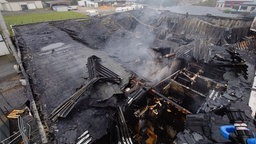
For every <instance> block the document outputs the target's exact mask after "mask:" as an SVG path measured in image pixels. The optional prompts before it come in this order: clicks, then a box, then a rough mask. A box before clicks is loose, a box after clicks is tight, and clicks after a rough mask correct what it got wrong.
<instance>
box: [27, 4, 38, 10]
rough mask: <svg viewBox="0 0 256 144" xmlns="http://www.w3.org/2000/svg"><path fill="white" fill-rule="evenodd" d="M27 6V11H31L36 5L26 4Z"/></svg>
mask: <svg viewBox="0 0 256 144" xmlns="http://www.w3.org/2000/svg"><path fill="white" fill-rule="evenodd" d="M27 6H28V9H30V10H31V9H36V5H35V3H33V2H32V3H28V4H27Z"/></svg>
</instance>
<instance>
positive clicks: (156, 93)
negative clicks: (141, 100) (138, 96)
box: [150, 89, 191, 114]
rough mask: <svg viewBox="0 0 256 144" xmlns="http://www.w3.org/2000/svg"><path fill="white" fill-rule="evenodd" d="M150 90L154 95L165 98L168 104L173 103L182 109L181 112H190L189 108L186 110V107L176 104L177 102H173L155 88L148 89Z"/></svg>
mask: <svg viewBox="0 0 256 144" xmlns="http://www.w3.org/2000/svg"><path fill="white" fill-rule="evenodd" d="M150 91H151V92H152V93H153V94H155V95H157V96H159V97H161V98H163V99H164V100H166V101H167V102H168V103H170V104H171V105H173V106H174V107H175V108H177V109H178V110H180V111H182V112H183V113H185V114H191V112H190V111H189V110H187V109H186V108H184V107H182V106H180V105H178V104H177V103H175V102H174V101H173V100H171V99H169V98H167V97H166V96H164V95H162V94H161V93H159V92H158V91H156V90H154V89H150Z"/></svg>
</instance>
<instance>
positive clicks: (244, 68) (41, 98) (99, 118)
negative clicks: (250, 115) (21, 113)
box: [15, 9, 254, 143]
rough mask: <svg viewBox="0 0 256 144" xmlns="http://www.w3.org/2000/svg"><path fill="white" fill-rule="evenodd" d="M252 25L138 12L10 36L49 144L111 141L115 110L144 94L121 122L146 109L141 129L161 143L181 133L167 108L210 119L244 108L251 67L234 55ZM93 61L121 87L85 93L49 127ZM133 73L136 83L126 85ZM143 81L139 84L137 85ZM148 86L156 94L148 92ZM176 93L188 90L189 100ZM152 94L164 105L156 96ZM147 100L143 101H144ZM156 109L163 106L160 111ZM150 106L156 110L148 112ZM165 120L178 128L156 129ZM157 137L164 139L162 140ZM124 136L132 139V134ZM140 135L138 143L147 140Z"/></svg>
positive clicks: (20, 29)
mask: <svg viewBox="0 0 256 144" xmlns="http://www.w3.org/2000/svg"><path fill="white" fill-rule="evenodd" d="M250 24H251V20H247V19H245V20H243V19H224V18H218V17H207V16H206V17H201V16H186V15H179V14H173V13H170V12H168V11H157V10H149V9H144V10H140V11H132V12H127V13H120V14H114V15H110V16H105V17H101V18H92V19H90V20H85V21H76V20H69V21H59V22H48V23H40V24H32V25H23V26H16V27H15V32H16V39H17V45H18V46H19V48H20V50H21V54H22V57H23V61H24V65H25V68H26V70H27V73H28V74H29V76H30V78H31V84H32V89H33V92H34V97H35V99H36V100H37V102H38V105H39V108H40V110H41V117H42V119H43V120H44V122H45V123H46V124H47V125H48V126H49V130H50V133H51V134H53V135H51V136H53V141H56V142H59V143H74V142H77V140H79V136H81V135H82V134H83V133H84V132H85V131H87V130H88V133H89V135H90V137H91V138H92V139H91V142H96V143H97V142H100V140H102V138H105V139H108V140H109V141H111V139H110V138H109V137H110V136H109V133H110V131H111V130H112V129H113V126H114V125H115V121H114V120H113V119H114V118H113V117H115V113H116V110H115V106H116V105H121V106H125V107H126V102H127V99H128V100H131V98H132V100H134V99H135V98H137V96H142V101H143V102H147V101H149V102H148V103H144V104H143V103H140V101H141V99H140V97H139V98H138V102H135V101H134V102H132V103H131V105H130V107H128V110H127V111H126V112H124V116H125V117H126V119H127V118H129V117H132V116H130V115H129V114H130V113H129V111H135V110H139V109H140V108H142V109H143V108H146V109H144V110H145V112H146V113H142V114H141V116H143V117H149V118H148V120H149V121H147V123H151V124H150V125H146V127H149V128H147V129H146V130H147V132H148V133H151V134H152V133H153V135H155V136H158V140H159V141H160V140H162V141H163V142H168V141H169V142H170V141H173V140H174V139H175V138H176V134H175V133H174V131H176V133H177V132H179V131H183V130H184V122H185V118H186V114H185V115H184V114H181V115H180V113H179V111H177V108H175V107H173V106H172V104H170V103H172V102H174V103H175V104H179V105H181V106H182V107H184V108H185V109H187V110H188V111H190V112H191V113H193V114H197V113H205V112H207V113H208V112H210V111H212V110H214V109H218V108H220V107H223V106H227V105H229V104H231V103H232V102H235V101H241V99H242V101H244V103H246V102H248V97H249V92H250V91H249V90H248V89H246V87H250V85H251V82H252V73H253V72H254V63H253V59H251V60H250V59H249V60H247V58H246V57H243V55H242V54H241V55H237V51H242V52H241V53H247V52H246V51H247V49H245V50H238V49H235V48H236V47H235V46H237V45H236V42H239V41H240V40H242V38H243V37H245V36H247V34H248V29H249V27H250ZM42 29H44V31H42ZM225 44H231V45H229V46H231V47H232V48H233V49H232V48H231V50H230V49H229V48H224V45H225ZM210 45H215V46H210ZM216 45H219V46H216ZM225 49H226V50H225ZM252 54H253V53H252ZM92 55H95V56H97V57H99V58H100V59H101V65H103V66H104V67H106V68H108V69H109V70H111V71H113V72H114V73H116V74H117V75H119V77H120V78H121V84H113V83H109V82H103V83H97V84H96V85H95V86H94V87H93V88H92V92H90V93H91V94H86V93H85V94H83V96H81V98H80V99H79V101H77V103H76V105H75V106H74V108H73V109H72V110H71V112H70V114H69V115H68V116H67V117H66V118H59V119H58V121H56V122H51V121H50V120H49V119H48V117H49V116H50V114H51V113H52V112H53V110H54V109H55V108H57V107H58V105H60V104H61V103H62V102H63V101H65V100H66V99H67V98H69V97H70V96H71V95H72V94H74V93H75V92H76V91H77V90H79V89H80V88H81V87H82V86H83V85H84V83H85V82H86V81H87V79H88V77H89V74H88V70H87V68H86V64H87V63H88V61H87V60H88V58H89V57H91V56H92ZM229 57H230V58H229ZM239 58H241V59H239ZM175 59H177V60H175ZM242 59H246V60H242ZM237 67H238V68H237ZM237 69H238V70H237ZM177 70H179V71H178V73H177V76H176V75H175V77H176V78H174V77H171V78H170V80H171V81H175V82H177V84H178V85H177V87H176V88H178V89H177V92H175V91H174V90H175V89H174V90H173V88H175V86H170V87H171V88H172V89H170V90H169V91H170V93H161V89H162V87H158V86H157V85H156V86H155V84H157V83H159V82H160V81H162V80H163V79H164V78H166V77H168V76H170V75H171V74H173V73H174V72H176V71H177ZM239 70H240V71H239ZM133 73H135V74H136V75H137V76H138V77H139V80H138V81H137V80H135V84H134V83H133V84H130V85H129V83H130V82H131V79H130V77H131V76H132V75H133ZM141 79H144V80H143V82H142V83H140V82H139V81H141ZM170 80H168V81H167V85H168V83H170ZM210 81H211V82H210ZM163 82H164V81H163ZM205 83H207V84H208V83H209V84H210V87H208V86H207V87H205ZM194 84H195V85H194ZM225 84H226V85H225ZM134 85H135V86H136V89H134V92H137V88H139V90H141V91H140V92H139V93H135V95H134V97H132V96H133V95H131V94H133V93H128V94H125V93H126V92H125V90H129V91H130V90H131V89H132V86H134ZM167 85H166V86H167ZM129 86H130V87H129ZM193 86H194V87H193ZM151 87H153V88H154V89H156V92H157V93H152V91H150V88H151ZM202 87H203V89H202V90H201V88H202ZM127 88H129V89H127ZM217 88H218V89H217ZM180 89H187V90H188V94H189V95H188V94H186V93H184V92H182V91H181V90H180ZM132 90H133V89H132ZM148 90H149V91H148ZM191 92H193V93H194V94H195V95H194V97H192V96H190V94H191ZM158 93H160V94H161V95H160V96H162V95H163V97H166V98H169V99H170V101H169V102H168V100H166V99H163V97H160V98H159V97H157V96H156V95H157V94H158ZM169 94H170V95H169ZM230 94H231V95H230ZM113 95H114V96H113ZM145 95H149V96H148V98H149V99H147V97H145ZM158 96H159V95H158ZM170 96H171V97H170ZM175 96H177V97H175ZM143 99H144V100H143ZM145 99H146V100H145ZM135 100H137V99H135ZM159 103H161V104H162V103H163V105H164V106H163V107H161V106H160V104H159ZM182 103H183V104H182ZM139 104H140V105H139ZM134 105H135V106H134ZM136 105H139V106H136ZM152 105H156V106H154V107H150V106H152ZM189 105H191V106H190V107H187V106H189ZM231 105H232V104H231ZM143 106H145V107H143ZM134 107H135V108H134ZM138 107H139V108H138ZM159 108H160V109H162V110H161V111H167V112H168V111H174V113H169V112H168V113H166V112H165V113H164V114H162V115H161V116H160V115H159V117H155V116H154V115H155V114H157V113H159V114H161V113H160V111H159V112H158V110H159ZM129 109H130V110H129ZM248 109H249V108H248ZM156 111H157V112H156ZM152 112H153V113H152ZM155 112H156V113H155ZM152 114H153V115H152ZM170 114H171V115H174V116H175V115H176V116H177V115H179V116H177V119H176V120H175V119H173V122H174V124H175V121H179V119H182V120H183V121H180V122H181V123H179V124H178V125H180V126H181V127H179V128H175V127H173V125H172V122H169V123H166V124H165V125H159V124H157V123H155V122H156V120H165V119H166V117H173V116H170ZM152 119H153V120H152ZM135 120H138V121H140V117H139V118H137V119H136V118H134V120H133V119H131V120H130V119H127V121H128V123H127V125H128V126H127V128H128V129H130V130H132V129H133V128H131V126H132V124H136V121H135ZM130 123H132V124H130ZM152 127H154V129H155V130H156V131H155V132H154V130H152ZM161 127H163V128H161ZM216 127H217V125H216V126H215V127H212V129H214V128H216ZM130 130H129V131H130ZM163 131H164V133H165V135H166V137H163V138H161V137H160V134H161V133H163ZM166 131H167V132H166ZM170 133H172V134H171V136H170ZM173 133H174V134H173ZM210 133H211V132H210ZM129 134H130V135H132V136H134V135H137V133H136V131H133V132H130V133H129ZM145 134H146V135H147V133H144V135H145ZM114 135H115V134H114ZM126 135H127V134H126ZM142 135H143V134H142ZM142 135H141V137H142V140H143V139H144V140H145V136H142ZM168 135H169V137H171V138H169V137H168ZM202 135H203V134H202ZM213 135H214V134H213ZM106 137H107V138H106ZM146 137H147V136H146ZM205 137H207V135H205ZM218 137H220V136H218ZM218 137H216V141H217V138H218ZM208 138H210V136H209V135H208ZM206 139H207V138H206ZM114 140H116V139H115V138H114ZM136 140H137V139H133V141H136ZM139 140H141V139H138V140H137V142H139ZM146 140H147V139H146ZM146 140H145V141H146ZM153 140H154V139H153ZM160 142H161V141H160Z"/></svg>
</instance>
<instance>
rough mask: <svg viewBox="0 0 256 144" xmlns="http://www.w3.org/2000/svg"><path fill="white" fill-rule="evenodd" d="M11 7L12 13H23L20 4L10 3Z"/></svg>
mask: <svg viewBox="0 0 256 144" xmlns="http://www.w3.org/2000/svg"><path fill="white" fill-rule="evenodd" d="M9 5H10V7H11V11H21V10H22V9H21V7H20V4H19V3H18V2H11V3H9Z"/></svg>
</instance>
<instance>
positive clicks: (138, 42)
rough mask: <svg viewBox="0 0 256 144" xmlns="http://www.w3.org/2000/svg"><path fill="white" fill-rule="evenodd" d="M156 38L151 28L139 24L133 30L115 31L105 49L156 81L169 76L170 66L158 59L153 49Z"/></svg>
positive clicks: (124, 64)
mask: <svg viewBox="0 0 256 144" xmlns="http://www.w3.org/2000/svg"><path fill="white" fill-rule="evenodd" d="M155 38H156V36H155V34H154V33H153V32H152V31H151V30H150V29H148V28H146V27H145V26H144V25H142V24H137V26H136V28H135V29H134V30H132V31H124V30H118V31H117V32H116V33H114V34H113V35H112V36H111V38H110V39H109V41H108V43H107V44H106V47H105V49H104V50H105V51H106V52H107V53H108V54H109V55H110V56H111V57H114V58H115V59H116V60H117V61H118V62H120V63H121V64H123V66H124V67H126V68H127V69H129V70H131V71H133V72H135V73H136V74H137V75H139V76H140V77H143V78H145V79H147V80H150V81H152V82H156V81H159V80H161V79H162V78H164V77H165V76H167V74H168V72H169V66H168V65H167V66H166V65H163V64H162V63H159V61H157V59H156V57H157V56H156V54H155V53H154V52H153V50H152V45H153V43H154V41H155Z"/></svg>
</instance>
